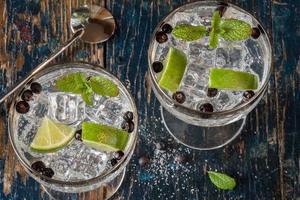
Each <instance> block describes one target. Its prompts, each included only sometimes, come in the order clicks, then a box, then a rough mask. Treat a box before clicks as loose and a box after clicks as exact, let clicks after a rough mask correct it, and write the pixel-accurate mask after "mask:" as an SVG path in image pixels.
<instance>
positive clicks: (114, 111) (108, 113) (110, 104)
mask: <svg viewBox="0 0 300 200" xmlns="http://www.w3.org/2000/svg"><path fill="white" fill-rule="evenodd" d="M101 98H102V99H99V101H98V106H93V107H90V106H88V105H87V106H86V114H87V117H88V120H89V121H94V122H101V123H104V124H107V125H113V126H118V125H120V123H121V119H122V111H123V105H122V103H123V102H122V101H121V99H120V98H119V97H113V98H106V97H101Z"/></svg>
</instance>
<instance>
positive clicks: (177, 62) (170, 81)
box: [159, 47, 187, 93]
mask: <svg viewBox="0 0 300 200" xmlns="http://www.w3.org/2000/svg"><path fill="white" fill-rule="evenodd" d="M186 65H187V58H186V55H185V54H184V53H183V52H182V51H180V50H178V49H175V48H172V47H171V48H170V50H169V52H168V55H167V59H166V60H165V68H164V69H163V71H162V74H161V77H160V80H159V85H160V86H161V87H162V88H164V89H166V90H169V91H171V92H173V93H174V92H176V91H177V89H178V87H179V85H180V82H181V80H182V76H183V74H184V71H185V68H186Z"/></svg>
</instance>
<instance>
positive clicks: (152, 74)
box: [148, 1, 273, 116]
mask: <svg viewBox="0 0 300 200" xmlns="http://www.w3.org/2000/svg"><path fill="white" fill-rule="evenodd" d="M205 4H211V5H224V3H222V2H218V1H196V2H191V3H186V4H183V5H181V6H179V7H178V8H176V9H174V10H173V11H171V12H170V13H169V14H168V15H167V16H166V17H164V18H163V19H162V20H161V21H160V22H159V23H158V25H157V26H156V28H155V29H154V32H153V33H152V37H151V40H150V44H149V49H148V68H149V71H150V78H151V82H152V85H153V86H154V87H155V90H156V92H157V93H159V95H160V96H161V97H163V98H164V100H166V101H167V102H166V103H167V104H168V106H169V107H171V108H175V109H176V108H178V109H181V110H182V111H183V112H186V113H192V114H194V115H206V116H218V115H228V114H232V113H236V112H238V111H240V110H243V109H244V108H245V107H248V106H250V105H252V104H253V103H254V102H256V100H258V99H260V96H261V95H263V94H264V92H265V90H266V88H267V87H268V83H269V80H270V77H271V72H272V68H273V45H272V43H271V41H270V37H269V34H268V33H267V32H266V31H265V29H264V27H263V26H262V23H261V22H260V21H259V20H258V19H257V18H256V17H255V16H253V15H252V14H251V13H249V12H248V11H246V10H245V9H243V8H241V7H239V6H237V5H235V4H233V3H226V4H228V6H231V7H233V8H236V9H238V10H242V11H243V12H245V13H246V14H247V15H249V16H251V17H252V18H253V19H254V20H256V21H257V23H258V24H259V25H260V26H261V28H262V30H263V33H262V34H265V35H266V42H267V45H268V47H270V48H269V51H270V57H269V61H270V64H269V67H268V71H267V74H266V77H265V81H264V82H263V83H262V84H261V87H260V89H259V90H258V91H257V92H256V93H255V95H254V96H253V97H252V98H251V99H250V100H249V101H246V102H243V103H241V104H240V105H238V106H236V107H234V108H231V109H228V110H224V111H216V112H201V111H199V110H196V109H191V108H188V107H186V106H183V105H182V104H179V103H177V102H176V101H174V100H173V99H172V98H171V97H169V96H168V95H167V94H166V93H165V92H164V91H163V90H162V89H161V88H160V87H159V85H158V84H157V81H156V78H155V72H154V71H153V69H152V63H153V62H151V61H152V59H151V55H152V52H153V48H154V43H155V35H156V33H157V32H158V31H159V29H160V28H161V26H162V25H163V23H164V21H166V20H167V19H169V18H170V17H171V16H173V15H174V14H175V13H176V12H178V11H180V10H181V9H184V8H185V7H190V6H193V5H196V6H201V5H205ZM188 115H189V114H188Z"/></svg>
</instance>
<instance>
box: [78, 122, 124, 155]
mask: <svg viewBox="0 0 300 200" xmlns="http://www.w3.org/2000/svg"><path fill="white" fill-rule="evenodd" d="M128 138H129V135H128V133H127V132H126V131H123V130H121V129H117V128H114V127H111V126H107V125H103V124H97V123H94V122H83V123H82V140H83V142H84V143H85V144H86V145H87V146H90V147H92V148H95V149H97V150H100V151H109V152H110V151H117V150H124V149H125V147H126V145H127V142H128Z"/></svg>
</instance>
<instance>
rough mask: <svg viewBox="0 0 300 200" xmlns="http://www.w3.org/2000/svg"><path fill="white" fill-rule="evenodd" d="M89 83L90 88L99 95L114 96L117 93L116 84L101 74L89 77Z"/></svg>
mask: <svg viewBox="0 0 300 200" xmlns="http://www.w3.org/2000/svg"><path fill="white" fill-rule="evenodd" d="M89 84H90V86H91V88H92V90H93V91H94V92H95V93H97V94H99V95H101V96H109V97H115V96H118V95H119V88H118V86H117V85H116V84H115V83H114V82H112V81H111V80H108V79H106V78H103V77H101V76H93V77H91V79H90V81H89Z"/></svg>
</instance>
